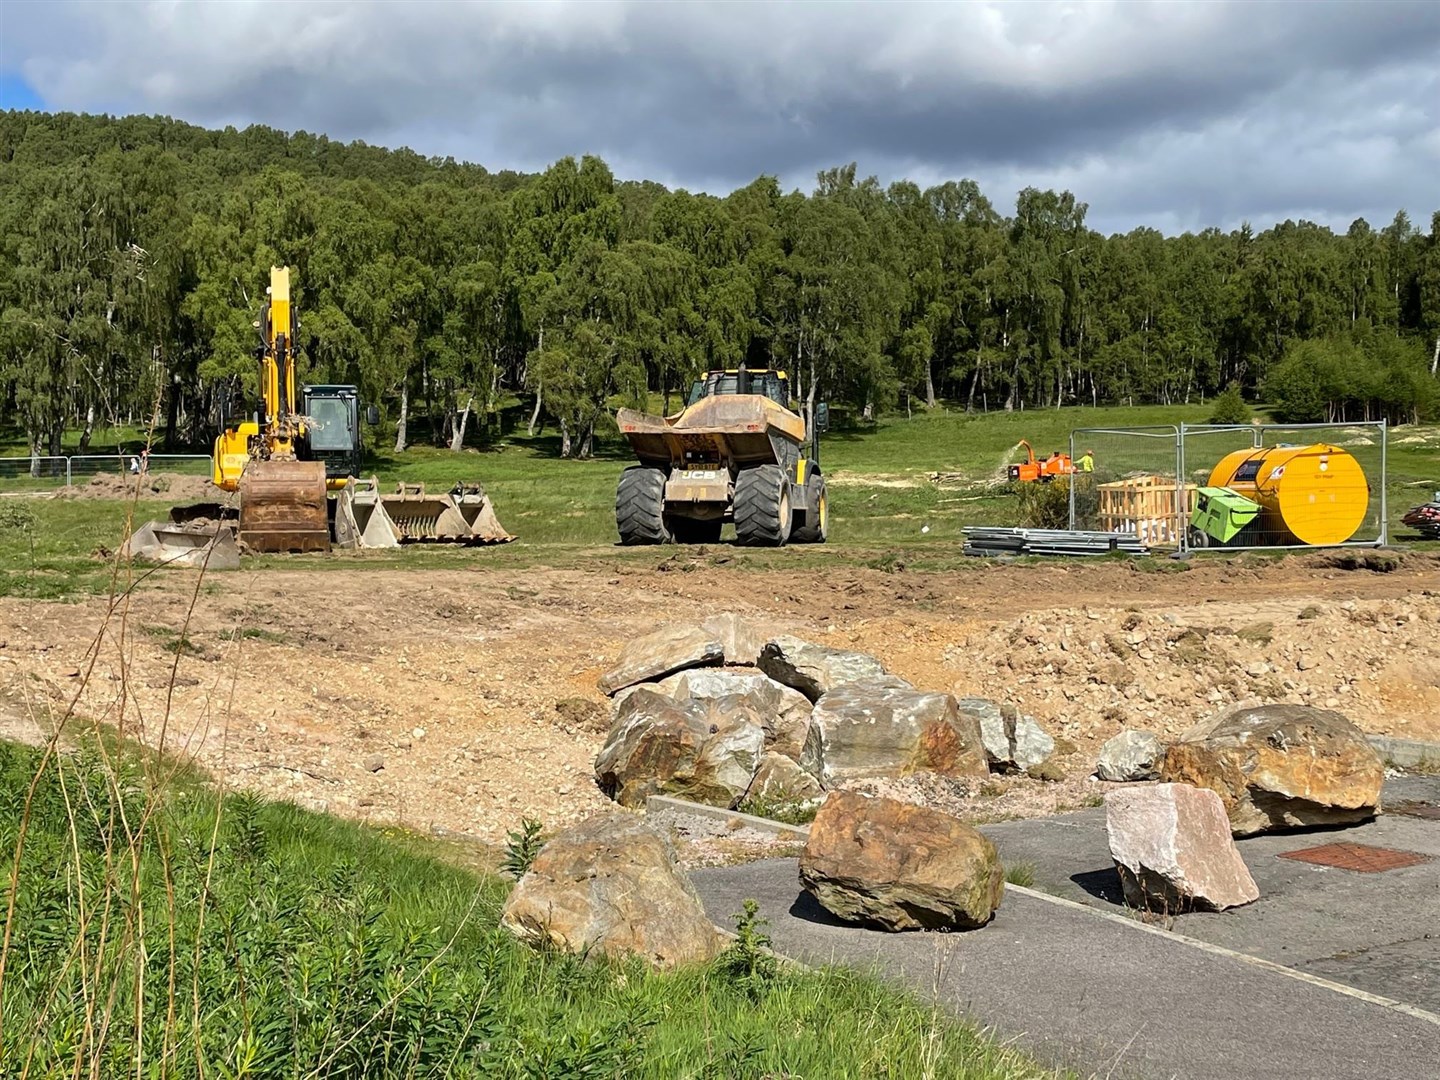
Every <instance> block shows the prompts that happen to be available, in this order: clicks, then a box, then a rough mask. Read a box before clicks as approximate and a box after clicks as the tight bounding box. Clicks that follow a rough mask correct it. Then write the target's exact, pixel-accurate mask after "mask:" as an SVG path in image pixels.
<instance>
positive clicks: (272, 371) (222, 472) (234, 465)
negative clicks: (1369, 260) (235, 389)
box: [212, 266, 330, 551]
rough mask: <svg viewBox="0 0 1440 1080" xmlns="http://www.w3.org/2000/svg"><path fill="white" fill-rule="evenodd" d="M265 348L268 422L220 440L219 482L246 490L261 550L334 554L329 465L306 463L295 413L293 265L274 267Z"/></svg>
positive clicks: (247, 525)
mask: <svg viewBox="0 0 1440 1080" xmlns="http://www.w3.org/2000/svg"><path fill="white" fill-rule="evenodd" d="M256 327H257V328H258V329H259V330H260V338H261V344H260V348H259V349H257V350H256V353H257V356H258V359H259V361H260V373H259V374H260V416H259V420H258V422H257V421H255V420H248V421H245V422H243V423H241V424H238V425H237V426H235V427H233V428H231V427H227V428H226V430H225V431H223V432H222V433H221V434H220V436H219V438H217V439H216V440H215V453H214V460H213V463H212V464H213V474H214V476H213V478H214V481H215V483H216V485H217V486H219V487H220V488H222V489H224V490H226V491H237V490H238V491H239V492H240V541H241V543H243V544H246V545H248V546H249V547H250V548H251V549H252V550H255V551H329V550H330V523H329V514H328V511H327V507H326V499H325V491H326V487H325V465H324V463H323V462H320V461H301V460H300V457H299V453H298V451H299V445H300V441H301V439H302V438H303V436H304V434H305V428H304V418H303V417H302V416H301V415H300V414H299V412H298V411H297V410H296V408H295V403H296V400H297V399H296V395H295V330H296V319H295V313H294V309H293V308H292V306H291V302H290V269H289V267H282V266H272V267H271V268H270V288H269V289H268V290H267V295H266V298H265V307H264V309H263V310H262V311H261V313H260V318H259V319H258V320H256Z"/></svg>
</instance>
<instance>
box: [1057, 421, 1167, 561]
mask: <svg viewBox="0 0 1440 1080" xmlns="http://www.w3.org/2000/svg"><path fill="white" fill-rule="evenodd" d="M1179 442H1180V429H1179V428H1178V427H1175V426H1173V425H1159V426H1155V427H1137V428H1078V429H1076V430H1075V431H1072V432H1071V433H1070V458H1071V460H1072V461H1074V462H1075V463H1076V465H1077V467H1078V469H1079V471H1077V472H1076V473H1075V475H1074V478H1073V480H1072V482H1071V485H1070V528H1072V529H1094V530H1098V531H1101V532H1118V533H1125V534H1127V535H1129V536H1134V537H1135V538H1136V539H1137V540H1140V541H1141V542H1143V543H1145V544H1148V545H1150V546H1152V547H1178V546H1179V545H1180V543H1181V542H1182V535H1181V534H1182V533H1183V531H1184V517H1185V515H1184V513H1183V509H1184V508H1183V505H1182V504H1181V503H1180V501H1179V500H1180V498H1181V493H1182V489H1181V486H1180V482H1179V475H1180V457H1179ZM1087 462H1088V463H1089V465H1090V469H1089V470H1088V471H1087V470H1086V469H1085V465H1086V463H1087Z"/></svg>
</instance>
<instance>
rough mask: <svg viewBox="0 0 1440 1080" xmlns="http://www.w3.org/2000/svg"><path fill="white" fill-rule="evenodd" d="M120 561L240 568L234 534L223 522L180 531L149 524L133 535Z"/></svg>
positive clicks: (184, 528) (128, 540) (179, 529)
mask: <svg viewBox="0 0 1440 1080" xmlns="http://www.w3.org/2000/svg"><path fill="white" fill-rule="evenodd" d="M120 557H121V558H122V559H139V560H141V561H143V562H153V563H159V564H160V565H162V566H183V567H189V568H192V569H195V568H201V567H203V568H204V569H207V570H235V569H238V568H239V566H240V549H239V548H238V547H236V546H235V532H234V530H233V529H232V528H231V527H230V526H229V525H227V524H225V523H223V522H210V523H208V524H196V525H191V526H188V527H180V526H177V525H171V524H166V523H165V522H161V521H147V522H146V523H145V524H144V525H141V526H140V527H139V528H138V529H136V530H135V531H134V532H133V533H131V534H130V536H129V538H128V539H127V540H126V541H125V543H124V545H123V546H122V547H121V548H120Z"/></svg>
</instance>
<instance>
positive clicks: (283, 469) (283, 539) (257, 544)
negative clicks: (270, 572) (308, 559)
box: [240, 460, 330, 552]
mask: <svg viewBox="0 0 1440 1080" xmlns="http://www.w3.org/2000/svg"><path fill="white" fill-rule="evenodd" d="M240 542H241V543H242V544H244V545H245V546H246V547H248V548H250V549H251V550H252V551H269V552H279V551H329V550H330V523H329V518H328V511H327V509H326V506H325V464H324V462H320V461H274V460H271V461H251V462H250V463H249V464H248V465H246V466H245V472H244V473H243V474H242V475H241V477H240Z"/></svg>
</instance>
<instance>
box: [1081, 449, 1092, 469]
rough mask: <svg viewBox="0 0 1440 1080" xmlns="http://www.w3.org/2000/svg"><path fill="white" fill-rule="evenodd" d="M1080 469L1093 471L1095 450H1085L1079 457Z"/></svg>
mask: <svg viewBox="0 0 1440 1080" xmlns="http://www.w3.org/2000/svg"><path fill="white" fill-rule="evenodd" d="M1080 471H1081V472H1094V471H1095V451H1093V450H1086V451H1085V453H1084V455H1083V456H1082V457H1081V458H1080Z"/></svg>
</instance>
